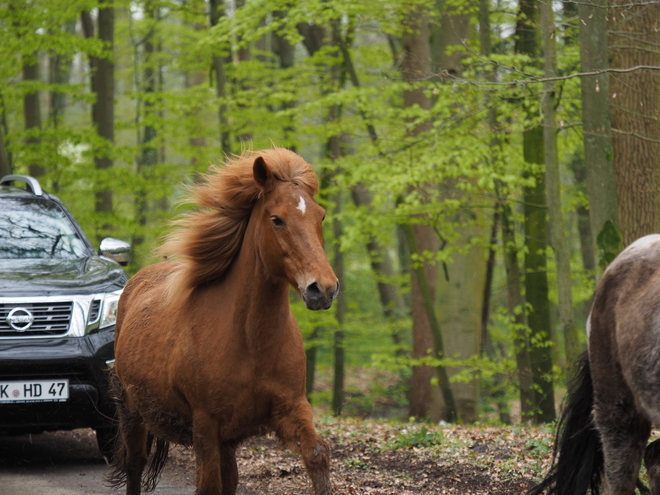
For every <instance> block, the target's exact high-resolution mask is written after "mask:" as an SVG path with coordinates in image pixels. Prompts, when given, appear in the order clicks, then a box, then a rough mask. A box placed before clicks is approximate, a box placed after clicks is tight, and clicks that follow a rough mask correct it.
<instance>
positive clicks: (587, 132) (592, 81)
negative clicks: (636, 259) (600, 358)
mask: <svg viewBox="0 0 660 495" xmlns="http://www.w3.org/2000/svg"><path fill="white" fill-rule="evenodd" d="M607 5H608V0H592V1H590V2H579V3H578V17H579V23H578V25H579V26H580V58H581V64H582V71H583V72H593V71H600V70H603V69H607V68H608V67H609V62H608V39H607ZM609 85H610V78H609V75H608V74H607V73H606V72H603V73H601V74H599V75H594V76H585V77H584V78H582V85H581V91H582V134H583V139H584V162H585V168H586V182H587V194H588V198H589V221H590V223H591V233H592V243H593V244H592V245H593V248H592V249H593V251H594V253H596V258H597V262H596V264H595V270H596V279H598V278H600V273H601V272H602V270H603V269H604V268H605V266H607V263H609V261H611V260H612V259H614V257H615V256H616V255H617V254H618V253H619V251H620V249H621V238H620V234H619V213H618V205H617V189H616V180H615V175H614V160H613V155H612V154H613V150H612V130H611V125H610V101H609V99H610V93H609ZM608 232H610V234H611V235H607V233H608ZM599 238H600V239H601V241H600V242H598V239H599Z"/></svg>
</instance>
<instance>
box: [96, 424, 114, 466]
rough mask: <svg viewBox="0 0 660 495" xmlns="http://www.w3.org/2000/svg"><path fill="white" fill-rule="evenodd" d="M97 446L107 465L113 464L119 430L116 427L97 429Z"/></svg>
mask: <svg viewBox="0 0 660 495" xmlns="http://www.w3.org/2000/svg"><path fill="white" fill-rule="evenodd" d="M95 431H96V444H97V445H98V446H99V450H100V451H101V454H102V455H103V458H104V459H105V460H106V462H107V463H110V462H112V459H113V457H114V455H115V439H116V438H117V428H115V427H114V426H110V427H104V428H97V429H96V430H95Z"/></svg>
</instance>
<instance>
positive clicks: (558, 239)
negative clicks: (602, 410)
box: [541, 0, 581, 365]
mask: <svg viewBox="0 0 660 495" xmlns="http://www.w3.org/2000/svg"><path fill="white" fill-rule="evenodd" d="M541 26H542V31H543V52H544V71H545V77H546V78H554V77H555V76H556V75H557V74H556V70H555V64H556V46H555V27H554V14H553V12H552V3H551V1H550V0H542V1H541ZM555 105H556V83H555V82H554V81H546V82H545V83H543V102H542V107H543V149H544V151H545V182H546V188H547V189H546V194H547V197H548V213H549V217H550V234H551V236H550V238H551V244H552V249H553V250H554V252H555V260H556V263H557V293H558V305H559V320H560V322H561V329H562V332H563V335H564V348H565V352H566V362H567V363H568V364H569V365H572V364H573V363H576V362H577V360H578V358H579V356H580V352H581V350H580V342H579V340H578V333H577V327H576V325H575V310H574V308H573V293H572V291H573V286H572V283H571V253H570V249H569V245H568V242H567V239H566V234H565V232H566V225H565V222H564V215H563V213H562V209H561V208H562V205H561V183H560V178H559V177H560V173H559V160H558V158H557V124H556V121H555Z"/></svg>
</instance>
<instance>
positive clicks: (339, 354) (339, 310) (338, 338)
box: [332, 192, 346, 416]
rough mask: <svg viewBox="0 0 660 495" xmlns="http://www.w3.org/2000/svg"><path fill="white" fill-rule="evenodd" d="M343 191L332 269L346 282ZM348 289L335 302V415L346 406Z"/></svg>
mask: <svg viewBox="0 0 660 495" xmlns="http://www.w3.org/2000/svg"><path fill="white" fill-rule="evenodd" d="M341 202H342V198H341V192H338V193H337V195H336V196H335V208H334V215H335V217H334V219H333V222H332V227H333V233H334V241H335V242H334V257H333V262H332V269H333V270H334V272H335V275H337V278H338V279H339V280H341V281H342V283H343V282H344V280H345V279H344V253H342V251H341V243H340V242H339V240H340V239H341V236H342V234H343V229H342V225H341V220H340V219H339V215H340V214H341ZM345 290H346V289H345V288H344V290H342V291H340V293H339V295H338V296H337V301H336V302H335V305H336V306H335V318H336V320H337V329H336V330H335V335H334V337H335V338H334V345H333V347H334V362H335V366H334V381H333V386H332V411H333V413H334V415H335V416H340V415H341V412H342V409H343V407H344V377H345V376H346V360H345V352H344V319H345V315H346V297H345V296H344V294H345V292H344V291H345Z"/></svg>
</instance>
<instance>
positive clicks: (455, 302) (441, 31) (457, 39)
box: [430, 0, 487, 423]
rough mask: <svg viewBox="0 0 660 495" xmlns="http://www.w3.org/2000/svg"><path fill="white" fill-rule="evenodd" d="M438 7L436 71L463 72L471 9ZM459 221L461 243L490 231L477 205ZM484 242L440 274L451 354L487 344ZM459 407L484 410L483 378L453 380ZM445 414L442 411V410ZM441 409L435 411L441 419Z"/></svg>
mask: <svg viewBox="0 0 660 495" xmlns="http://www.w3.org/2000/svg"><path fill="white" fill-rule="evenodd" d="M436 7H437V9H438V10H439V11H440V12H442V15H441V17H440V23H439V24H436V25H433V28H432V29H431V38H430V39H431V41H430V47H431V57H432V64H433V72H434V73H439V74H440V77H439V79H440V80H442V79H443V74H448V75H451V76H460V75H461V74H462V72H463V70H462V67H461V58H462V56H463V55H462V53H461V52H460V51H453V52H451V53H448V52H447V50H448V48H449V47H451V46H456V45H459V46H460V45H461V44H462V43H464V42H465V41H466V40H467V39H468V38H469V36H470V15H469V14H465V13H459V12H457V11H456V9H455V8H452V7H451V6H450V5H446V2H445V1H444V0H438V1H436ZM440 187H441V189H442V191H443V193H442V196H443V197H445V198H455V199H458V200H460V198H461V197H462V196H463V195H464V193H463V192H462V191H460V190H459V189H457V188H456V187H455V184H454V182H453V181H449V180H448V181H445V182H444V183H443V184H441V186H440ZM447 220H449V221H451V222H452V223H454V225H456V227H455V229H456V234H457V235H460V237H461V240H460V241H459V244H467V243H469V241H470V240H471V239H473V238H484V237H486V235H487V234H486V229H485V225H484V224H483V215H482V214H481V212H478V211H477V210H472V211H465V210H464V211H462V212H460V213H457V214H456V215H455V216H453V217H450V218H447ZM484 251H485V250H484V248H483V246H482V245H481V244H480V243H479V244H478V245H475V246H473V247H472V248H470V250H469V251H467V252H460V253H459V252H455V253H452V261H453V262H452V264H451V265H450V266H449V267H448V269H447V271H448V273H449V280H447V279H445V277H440V278H439V279H438V284H437V287H436V303H437V311H438V315H439V321H440V326H441V328H442V332H443V338H444V345H445V352H446V353H447V355H448V356H458V358H459V359H468V358H470V357H472V356H475V355H477V354H479V349H480V347H481V311H482V305H483V302H484V301H483V294H484V283H485V272H486V263H485V252H484ZM460 371H461V368H449V369H448V370H447V372H448V374H449V376H452V375H455V374H456V373H459V372H460ZM451 387H452V390H453V393H454V399H455V400H456V407H457V408H458V413H459V416H460V418H461V420H462V421H465V422H468V423H470V422H474V421H476V420H477V418H478V415H479V381H478V380H472V381H471V382H469V383H462V382H460V383H452V385H451ZM441 415H442V414H440V415H439V416H441ZM435 416H438V415H437V414H435V413H434V414H432V418H433V419H436V418H435Z"/></svg>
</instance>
